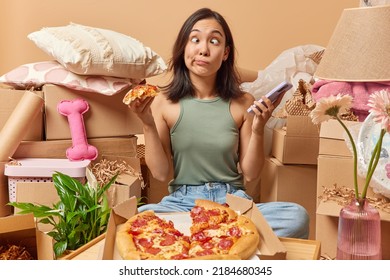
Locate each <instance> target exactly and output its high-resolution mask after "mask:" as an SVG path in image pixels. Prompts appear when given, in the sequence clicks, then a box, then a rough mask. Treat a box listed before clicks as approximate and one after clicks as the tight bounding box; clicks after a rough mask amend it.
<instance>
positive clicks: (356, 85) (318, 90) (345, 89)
mask: <svg viewBox="0 0 390 280" xmlns="http://www.w3.org/2000/svg"><path fill="white" fill-rule="evenodd" d="M382 89H390V81H389V82H343V81H329V80H318V81H316V82H315V83H314V84H313V87H312V95H313V98H314V100H315V101H316V102H317V101H318V100H319V99H321V98H323V97H328V96H331V95H337V94H339V93H340V94H341V95H345V94H349V95H351V96H352V97H353V101H352V108H351V110H352V111H353V113H354V114H355V115H356V116H357V117H358V118H359V121H364V120H365V118H366V117H367V116H368V114H369V112H368V110H369V109H370V108H369V107H368V105H367V104H368V99H369V97H370V94H371V93H373V92H375V91H379V90H382Z"/></svg>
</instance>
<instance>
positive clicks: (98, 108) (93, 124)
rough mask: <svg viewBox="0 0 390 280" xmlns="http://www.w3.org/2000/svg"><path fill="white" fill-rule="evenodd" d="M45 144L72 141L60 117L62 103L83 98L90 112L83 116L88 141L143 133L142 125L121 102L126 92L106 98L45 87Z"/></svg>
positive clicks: (55, 87) (104, 96)
mask: <svg viewBox="0 0 390 280" xmlns="http://www.w3.org/2000/svg"><path fill="white" fill-rule="evenodd" d="M43 93H44V99H45V132H46V140H61V139H72V136H71V134H70V127H69V123H68V119H67V117H66V116H63V115H61V114H59V113H58V111H57V105H58V103H59V102H61V101H63V100H73V99H78V98H82V99H84V100H85V101H87V102H88V104H89V110H88V111H87V112H85V113H84V114H83V115H82V116H83V119H84V124H85V130H86V135H87V137H88V138H98V137H113V136H128V135H134V134H137V133H142V124H141V122H140V120H139V119H138V118H137V116H136V115H135V114H134V113H133V112H132V111H131V110H130V109H129V108H128V107H127V106H126V105H125V104H123V102H122V100H123V97H124V96H125V94H126V92H122V93H117V94H115V95H113V96H106V95H102V94H97V93H91V92H81V91H77V90H71V89H69V88H65V87H60V86H56V85H50V84H47V85H44V86H43Z"/></svg>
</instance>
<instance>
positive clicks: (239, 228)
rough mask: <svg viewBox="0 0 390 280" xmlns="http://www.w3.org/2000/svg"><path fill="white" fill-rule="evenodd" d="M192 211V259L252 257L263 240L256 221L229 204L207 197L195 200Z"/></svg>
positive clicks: (190, 251)
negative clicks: (255, 223) (233, 208)
mask: <svg viewBox="0 0 390 280" xmlns="http://www.w3.org/2000/svg"><path fill="white" fill-rule="evenodd" d="M195 203H196V207H194V208H193V209H192V211H191V218H192V226H191V248H190V250H189V254H190V256H191V258H197V257H202V258H206V259H207V256H209V257H211V258H215V255H216V256H238V257H239V258H240V259H249V258H250V257H251V256H252V255H253V254H254V253H255V252H256V250H257V246H258V243H259V240H260V236H259V233H258V231H257V228H256V226H255V225H254V223H253V222H252V221H251V220H250V219H249V218H247V217H246V216H244V215H238V214H237V213H236V212H235V211H233V210H232V209H231V208H229V207H228V206H227V205H221V204H218V203H216V202H212V201H208V200H197V201H195Z"/></svg>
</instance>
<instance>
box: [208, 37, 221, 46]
mask: <svg viewBox="0 0 390 280" xmlns="http://www.w3.org/2000/svg"><path fill="white" fill-rule="evenodd" d="M210 42H211V43H212V44H214V45H217V44H219V40H218V39H216V38H213V39H211V40H210Z"/></svg>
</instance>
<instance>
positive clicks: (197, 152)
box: [169, 97, 244, 192]
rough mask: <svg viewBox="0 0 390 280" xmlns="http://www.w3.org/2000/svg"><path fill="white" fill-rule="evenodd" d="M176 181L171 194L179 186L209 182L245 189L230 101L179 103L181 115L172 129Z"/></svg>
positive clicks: (199, 100) (172, 183) (188, 99)
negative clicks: (238, 165)
mask: <svg viewBox="0 0 390 280" xmlns="http://www.w3.org/2000/svg"><path fill="white" fill-rule="evenodd" d="M170 134H171V145H172V151H173V164H174V179H173V180H172V181H171V182H170V187H169V190H170V191H171V192H172V191H174V190H175V189H176V187H177V186H179V185H202V184H204V183H207V182H223V183H229V184H231V185H233V186H235V187H238V188H242V189H243V188H244V187H243V179H242V175H241V174H240V173H239V172H238V167H237V162H238V146H239V130H238V128H237V126H236V123H235V122H234V120H233V117H232V115H231V113H230V101H225V100H223V99H222V98H220V97H217V98H215V99H212V100H201V99H195V98H193V97H187V98H183V99H181V101H180V115H179V118H178V120H177V122H176V124H175V125H174V126H173V127H172V129H171V132H170Z"/></svg>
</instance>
